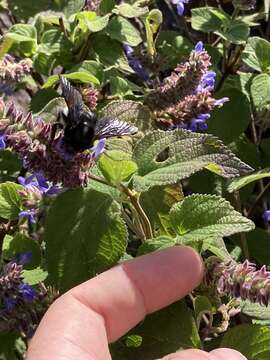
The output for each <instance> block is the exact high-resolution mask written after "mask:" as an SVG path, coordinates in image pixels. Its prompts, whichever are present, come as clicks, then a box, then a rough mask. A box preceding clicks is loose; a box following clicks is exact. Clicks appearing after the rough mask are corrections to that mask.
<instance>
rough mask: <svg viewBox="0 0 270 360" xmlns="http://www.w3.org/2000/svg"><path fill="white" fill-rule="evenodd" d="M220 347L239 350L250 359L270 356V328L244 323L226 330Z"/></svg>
mask: <svg viewBox="0 0 270 360" xmlns="http://www.w3.org/2000/svg"><path fill="white" fill-rule="evenodd" d="M220 347H227V348H232V349H235V350H238V351H239V352H241V353H242V354H243V355H244V356H246V357H247V359H248V360H267V359H269V358H270V328H269V327H266V326H260V325H251V324H243V325H238V326H235V327H234V328H232V329H230V330H229V331H227V332H226V334H225V336H224V337H223V339H222V341H221V345H220Z"/></svg>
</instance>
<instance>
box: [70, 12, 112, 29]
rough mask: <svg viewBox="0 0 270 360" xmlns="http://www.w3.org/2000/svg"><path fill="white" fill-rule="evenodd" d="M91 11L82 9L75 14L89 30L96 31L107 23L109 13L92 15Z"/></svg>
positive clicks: (103, 27)
mask: <svg viewBox="0 0 270 360" xmlns="http://www.w3.org/2000/svg"><path fill="white" fill-rule="evenodd" d="M92 14H93V13H92V12H90V11H83V12H81V13H79V14H77V16H76V17H77V18H78V20H80V21H81V22H83V24H84V25H85V26H86V28H87V29H88V30H90V31H91V32H98V31H101V30H103V29H105V27H106V26H107V25H108V22H109V18H110V15H105V16H95V17H93V16H92Z"/></svg>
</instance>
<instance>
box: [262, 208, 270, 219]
mask: <svg viewBox="0 0 270 360" xmlns="http://www.w3.org/2000/svg"><path fill="white" fill-rule="evenodd" d="M262 218H263V220H265V221H270V210H266V211H265V212H264V213H263V215H262Z"/></svg>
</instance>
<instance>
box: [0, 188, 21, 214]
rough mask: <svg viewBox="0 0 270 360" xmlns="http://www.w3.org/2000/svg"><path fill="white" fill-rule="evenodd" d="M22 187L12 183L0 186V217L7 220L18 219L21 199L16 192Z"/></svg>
mask: <svg viewBox="0 0 270 360" xmlns="http://www.w3.org/2000/svg"><path fill="white" fill-rule="evenodd" d="M22 189H23V187H22V186H21V185H19V184H15V183H13V182H6V183H3V184H0V217H2V218H4V219H8V220H15V219H17V218H18V213H19V211H20V208H21V199H20V196H19V193H18V190H22Z"/></svg>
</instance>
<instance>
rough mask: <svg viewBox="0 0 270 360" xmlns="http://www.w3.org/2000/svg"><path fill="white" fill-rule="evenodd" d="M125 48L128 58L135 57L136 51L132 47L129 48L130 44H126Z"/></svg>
mask: <svg viewBox="0 0 270 360" xmlns="http://www.w3.org/2000/svg"><path fill="white" fill-rule="evenodd" d="M123 48H124V50H125V52H126V54H127V56H131V55H133V53H134V50H133V48H132V47H131V46H129V45H128V44H124V45H123Z"/></svg>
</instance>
